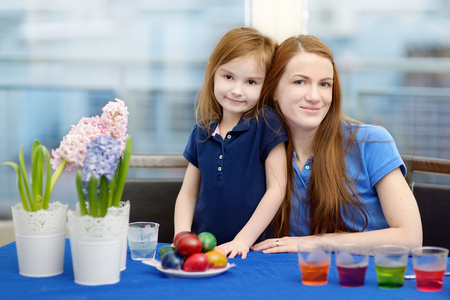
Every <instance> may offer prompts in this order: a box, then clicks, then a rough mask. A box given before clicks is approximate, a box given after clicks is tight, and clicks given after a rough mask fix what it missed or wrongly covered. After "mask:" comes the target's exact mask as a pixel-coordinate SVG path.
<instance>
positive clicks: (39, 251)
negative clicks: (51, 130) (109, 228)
mask: <svg viewBox="0 0 450 300" xmlns="http://www.w3.org/2000/svg"><path fill="white" fill-rule="evenodd" d="M4 165H8V166H11V167H12V168H14V170H15V171H16V175H17V187H18V192H19V196H20V199H21V202H20V203H18V204H16V205H15V206H13V207H12V208H11V210H12V217H13V223H14V234H15V237H16V249H17V258H18V263H19V273H20V274H21V275H23V276H29V277H48V276H55V275H58V274H61V273H62V272H63V263H64V245H65V233H66V211H67V204H62V203H61V202H58V201H56V202H53V203H50V195H51V193H52V190H53V187H54V185H55V183H56V181H57V180H58V178H59V175H60V173H59V174H57V173H56V172H55V173H54V174H53V175H52V168H51V166H50V155H49V152H48V150H47V148H46V147H45V146H44V145H42V144H41V143H39V141H37V140H36V141H35V142H34V143H33V146H32V149H31V166H30V172H31V175H30V176H28V172H27V169H26V164H25V159H24V155H23V147H22V146H21V147H20V152H19V165H17V164H16V163H14V162H10V161H7V162H4V163H3V164H1V166H4Z"/></svg>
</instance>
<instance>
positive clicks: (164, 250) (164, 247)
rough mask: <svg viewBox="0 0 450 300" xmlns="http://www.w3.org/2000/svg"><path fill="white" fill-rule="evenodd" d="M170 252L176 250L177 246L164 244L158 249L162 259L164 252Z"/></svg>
mask: <svg viewBox="0 0 450 300" xmlns="http://www.w3.org/2000/svg"><path fill="white" fill-rule="evenodd" d="M169 252H176V249H175V247H172V246H169V245H164V246H162V247H161V248H159V250H158V257H159V259H162V257H163V256H164V254H166V253H169Z"/></svg>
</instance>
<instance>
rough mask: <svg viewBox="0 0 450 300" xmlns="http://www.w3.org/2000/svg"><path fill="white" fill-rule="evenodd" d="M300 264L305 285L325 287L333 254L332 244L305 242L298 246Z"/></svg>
mask: <svg viewBox="0 0 450 300" xmlns="http://www.w3.org/2000/svg"><path fill="white" fill-rule="evenodd" d="M297 249H298V264H299V267H300V271H301V275H302V283H303V284H305V285H324V284H327V283H328V271H329V269H330V262H331V252H332V251H333V247H332V246H331V245H330V244H326V243H319V242H303V243H300V244H298V245H297Z"/></svg>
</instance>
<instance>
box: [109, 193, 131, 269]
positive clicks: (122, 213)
mask: <svg viewBox="0 0 450 300" xmlns="http://www.w3.org/2000/svg"><path fill="white" fill-rule="evenodd" d="M108 214H114V215H116V216H117V217H118V218H119V219H120V221H119V222H120V223H121V224H122V226H123V227H122V246H121V247H122V248H121V256H120V271H123V270H125V269H126V268H127V251H128V223H129V221H130V201H128V200H127V201H121V202H120V204H119V207H110V208H109V209H108Z"/></svg>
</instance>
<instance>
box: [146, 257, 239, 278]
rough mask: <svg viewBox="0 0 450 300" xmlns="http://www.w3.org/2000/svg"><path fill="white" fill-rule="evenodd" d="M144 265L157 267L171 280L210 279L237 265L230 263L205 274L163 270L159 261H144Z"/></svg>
mask: <svg viewBox="0 0 450 300" xmlns="http://www.w3.org/2000/svg"><path fill="white" fill-rule="evenodd" d="M142 263H144V264H146V265H149V266H152V267H155V268H156V269H157V270H158V271H160V272H162V273H164V274H165V275H166V276H167V277H169V278H188V279H196V278H208V277H214V276H217V275H220V274H222V273H223V272H226V271H227V270H228V269H230V268H232V267H234V266H235V264H230V263H228V264H227V265H226V267H225V268H221V269H209V270H206V271H205V272H185V271H183V270H171V269H163V268H162V266H161V262H159V261H157V260H144V261H142Z"/></svg>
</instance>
